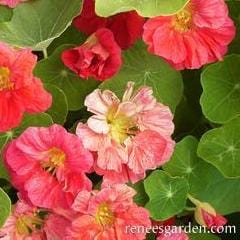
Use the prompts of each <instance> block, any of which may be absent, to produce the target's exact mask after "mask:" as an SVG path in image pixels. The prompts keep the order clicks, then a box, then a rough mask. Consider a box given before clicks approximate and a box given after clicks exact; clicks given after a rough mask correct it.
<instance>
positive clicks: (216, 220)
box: [189, 196, 227, 229]
mask: <svg viewBox="0 0 240 240" xmlns="http://www.w3.org/2000/svg"><path fill="white" fill-rule="evenodd" d="M189 199H190V200H191V201H192V202H193V203H194V204H195V205H196V210H195V219H196V221H197V223H198V224H200V225H202V226H205V227H207V228H209V229H210V228H213V229H217V228H218V227H222V226H224V225H225V224H226V223H227V219H226V218H225V217H223V216H221V215H219V214H218V213H217V212H216V210H215V209H214V208H213V207H212V206H211V205H210V204H209V203H206V202H200V201H199V200H197V199H195V198H193V197H192V196H189Z"/></svg>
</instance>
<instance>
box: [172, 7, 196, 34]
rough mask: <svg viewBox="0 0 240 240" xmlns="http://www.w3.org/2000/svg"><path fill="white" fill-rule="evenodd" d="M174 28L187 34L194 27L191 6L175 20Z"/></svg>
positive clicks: (176, 16)
mask: <svg viewBox="0 0 240 240" xmlns="http://www.w3.org/2000/svg"><path fill="white" fill-rule="evenodd" d="M173 26H174V28H175V29H176V30H177V31H179V32H187V31H189V30H190V29H191V27H192V12H191V9H190V7H189V6H187V7H185V8H184V9H183V10H181V11H179V12H178V13H177V14H176V15H175V17H174V20H173Z"/></svg>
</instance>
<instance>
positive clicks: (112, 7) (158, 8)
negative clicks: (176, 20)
mask: <svg viewBox="0 0 240 240" xmlns="http://www.w3.org/2000/svg"><path fill="white" fill-rule="evenodd" d="M188 1H189V0H142V1H139V0H114V1H112V0H96V12H97V14H98V15H99V16H103V17H108V16H111V15H115V14H117V13H120V12H127V11H131V10H136V11H137V12H138V13H139V14H140V15H142V16H144V17H154V16H159V15H170V14H174V13H176V12H177V11H179V10H180V9H181V8H183V7H184V6H185V5H186V3H187V2H188Z"/></svg>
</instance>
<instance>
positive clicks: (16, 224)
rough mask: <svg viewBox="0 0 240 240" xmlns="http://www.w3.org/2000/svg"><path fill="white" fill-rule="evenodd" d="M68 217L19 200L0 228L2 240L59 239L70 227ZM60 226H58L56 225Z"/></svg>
mask: <svg viewBox="0 0 240 240" xmlns="http://www.w3.org/2000/svg"><path fill="white" fill-rule="evenodd" d="M70 223H71V221H70V219H67V218H65V217H64V216H61V215H59V214H56V213H51V212H47V211H46V210H44V209H38V208H37V207H33V206H30V205H28V204H27V203H26V202H24V201H23V200H19V201H18V202H17V204H16V206H14V209H13V212H12V214H11V216H10V217H9V218H8V219H7V221H6V223H5V224H4V226H3V227H2V228H1V229H0V239H2V240H45V239H54V240H61V239H63V238H64V237H65V236H66V230H67V228H68V227H70ZM56 226H60V227H56Z"/></svg>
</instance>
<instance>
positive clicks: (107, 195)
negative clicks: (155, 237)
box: [67, 185, 151, 240]
mask: <svg viewBox="0 0 240 240" xmlns="http://www.w3.org/2000/svg"><path fill="white" fill-rule="evenodd" d="M134 195H135V191H134V190H133V189H132V188H130V187H128V186H126V185H114V186H111V187H107V188H103V189H102V190H101V191H93V192H86V191H83V192H81V193H79V195H78V196H77V198H76V199H75V201H74V203H73V206H72V208H73V209H74V210H75V211H76V212H78V213H79V217H77V218H76V219H75V220H74V221H73V222H72V226H71V228H70V230H69V236H70V237H69V238H67V239H71V240H75V239H76V240H77V239H85V240H92V239H103V240H115V239H116V240H120V239H121V240H143V239H145V235H146V234H145V233H144V231H143V232H139V233H134V234H133V233H131V231H129V230H128V227H131V226H132V227H134V226H135V227H136V226H141V227H143V228H147V227H150V226H151V221H150V219H149V213H148V212H147V210H146V209H144V208H142V207H139V206H137V205H136V204H135V203H134V202H133V196H134Z"/></svg>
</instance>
